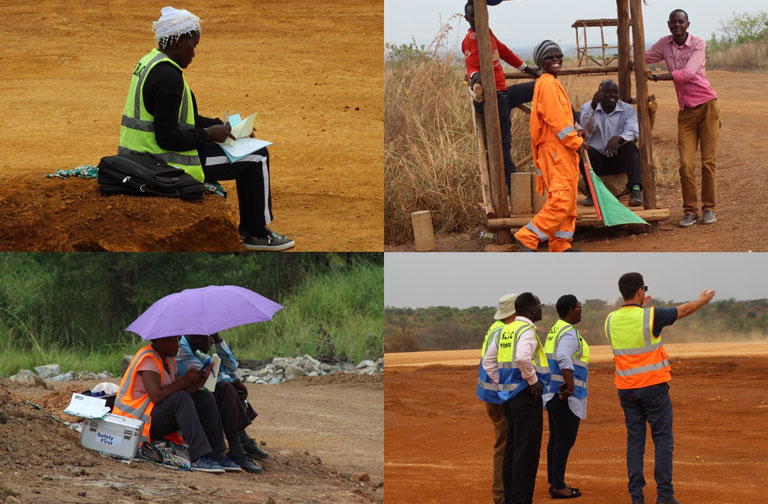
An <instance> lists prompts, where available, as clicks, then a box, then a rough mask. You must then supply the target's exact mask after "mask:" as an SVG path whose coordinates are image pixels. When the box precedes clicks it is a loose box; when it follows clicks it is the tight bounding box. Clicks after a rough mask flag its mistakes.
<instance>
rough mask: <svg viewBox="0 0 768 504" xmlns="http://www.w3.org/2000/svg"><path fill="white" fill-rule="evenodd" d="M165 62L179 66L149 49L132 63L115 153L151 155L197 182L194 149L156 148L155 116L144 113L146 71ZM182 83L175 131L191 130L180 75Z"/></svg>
mask: <svg viewBox="0 0 768 504" xmlns="http://www.w3.org/2000/svg"><path fill="white" fill-rule="evenodd" d="M163 61H165V62H168V63H170V64H171V65H173V66H175V67H176V68H178V69H179V70H181V67H179V65H177V64H176V63H175V62H174V61H173V60H171V59H170V58H169V57H168V56H167V55H166V54H164V53H162V52H160V51H158V50H157V49H152V52H150V53H149V54H146V55H145V56H144V57H143V58H141V59H140V60H139V62H138V63H137V64H136V68H135V69H134V70H133V75H132V76H131V86H130V87H129V88H128V97H127V98H126V100H125V108H124V109H123V120H122V123H121V126H120V145H119V147H118V148H117V153H118V154H152V155H153V156H154V157H156V158H158V159H161V160H162V161H165V162H166V163H168V164H169V165H171V166H175V167H176V168H181V169H182V170H184V171H185V172H187V173H188V174H190V175H192V176H193V177H194V178H196V179H197V180H198V181H199V182H203V181H204V179H205V176H204V175H203V167H202V165H201V164H200V157H199V156H198V153H197V149H191V150H187V151H183V152H175V151H167V150H165V149H163V148H162V147H160V146H159V145H157V139H156V138H155V117H154V116H153V115H152V114H150V113H149V112H147V109H146V108H145V107H144V94H143V93H144V83H145V82H146V79H147V75H148V74H149V71H150V70H152V68H154V66H155V65H157V64H158V63H160V62H163ZM181 79H182V81H183V82H184V91H183V93H182V95H181V103H180V104H179V128H181V129H191V128H194V127H195V110H194V106H193V105H192V91H190V89H189V86H188V85H187V81H186V79H184V74H183V73H182V74H181Z"/></svg>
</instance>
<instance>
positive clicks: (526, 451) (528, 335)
mask: <svg viewBox="0 0 768 504" xmlns="http://www.w3.org/2000/svg"><path fill="white" fill-rule="evenodd" d="M515 313H516V316H515V320H514V321H513V322H512V323H510V324H508V325H506V326H504V329H502V331H501V335H500V337H499V344H498V351H497V352H496V351H494V350H495V349H494V348H491V347H489V348H488V349H487V350H486V352H485V356H484V357H483V368H484V369H486V370H487V373H488V375H489V376H490V377H491V380H492V381H493V382H494V383H498V390H499V392H498V394H499V399H501V400H502V401H504V403H503V404H502V408H503V409H504V416H505V417H506V419H507V446H506V449H505V451H504V462H503V464H502V479H503V481H504V502H505V503H506V504H531V503H532V502H533V490H534V486H535V484H536V471H537V470H538V467H539V453H540V449H541V434H542V429H543V414H542V410H543V403H542V393H543V390H544V386H546V385H548V384H549V370H548V368H547V361H546V356H545V355H544V347H543V345H542V344H541V341H540V340H539V337H538V335H537V334H536V326H535V325H534V323H535V322H538V321H539V320H541V302H540V301H539V298H538V297H536V296H534V295H533V294H531V293H530V292H524V293H522V294H520V295H519V296H518V297H517V299H516V300H515ZM494 359H495V360H496V366H494V365H493V360H494Z"/></svg>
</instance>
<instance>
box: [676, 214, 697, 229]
mask: <svg viewBox="0 0 768 504" xmlns="http://www.w3.org/2000/svg"><path fill="white" fill-rule="evenodd" d="M697 220H699V216H698V215H696V214H695V213H687V214H685V215H683V218H682V219H681V220H680V222H679V223H678V224H677V225H678V226H680V227H681V228H687V227H691V226H693V225H694V224H696V221H697Z"/></svg>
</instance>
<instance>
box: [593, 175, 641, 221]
mask: <svg viewBox="0 0 768 504" xmlns="http://www.w3.org/2000/svg"><path fill="white" fill-rule="evenodd" d="M589 178H590V179H592V186H593V188H594V192H595V194H594V195H592V199H593V201H594V202H595V205H597V206H598V207H599V209H600V212H601V213H602V215H603V224H605V225H606V226H618V225H619V224H645V225H648V226H649V225H650V224H648V223H647V222H645V221H644V220H643V219H641V218H640V217H639V216H638V215H637V214H636V213H635V212H633V211H632V210H630V209H629V208H627V207H625V206H624V205H622V204H621V202H620V201H619V200H617V199H616V197H615V196H614V195H613V194H611V191H609V190H608V188H607V187H605V184H603V181H602V180H600V177H598V176H597V175H595V172H594V171H592V167H591V166H590V167H589Z"/></svg>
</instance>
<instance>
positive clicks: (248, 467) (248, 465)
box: [235, 457, 264, 474]
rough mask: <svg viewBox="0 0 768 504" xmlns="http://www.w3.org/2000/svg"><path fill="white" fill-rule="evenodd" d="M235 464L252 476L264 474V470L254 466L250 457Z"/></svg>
mask: <svg viewBox="0 0 768 504" xmlns="http://www.w3.org/2000/svg"><path fill="white" fill-rule="evenodd" d="M235 463H236V464H237V465H239V466H240V468H241V469H242V470H243V471H245V472H249V473H251V474H261V473H262V472H264V469H262V468H261V467H259V466H257V465H256V464H254V463H253V462H252V461H251V459H249V458H248V457H243V458H242V459H240V460H236V461H235Z"/></svg>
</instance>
